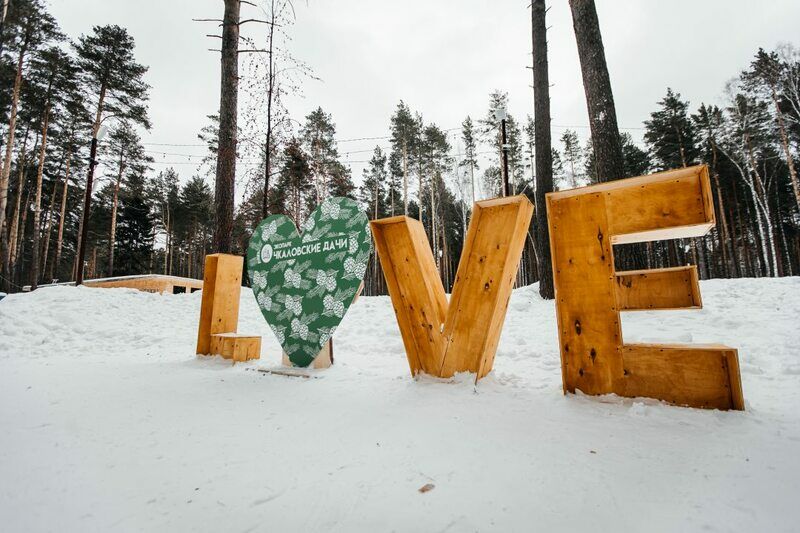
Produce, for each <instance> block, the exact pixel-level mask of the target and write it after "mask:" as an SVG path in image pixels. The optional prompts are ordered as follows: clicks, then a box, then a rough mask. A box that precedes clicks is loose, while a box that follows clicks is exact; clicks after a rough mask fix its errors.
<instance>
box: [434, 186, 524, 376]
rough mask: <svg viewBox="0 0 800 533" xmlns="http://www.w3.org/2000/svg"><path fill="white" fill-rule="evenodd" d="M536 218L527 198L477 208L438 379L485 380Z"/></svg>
mask: <svg viewBox="0 0 800 533" xmlns="http://www.w3.org/2000/svg"><path fill="white" fill-rule="evenodd" d="M532 214H533V205H532V204H531V203H530V201H528V199H527V198H525V197H524V196H512V197H507V198H497V199H493V200H487V201H485V202H476V204H475V206H474V208H473V211H472V219H471V221H470V226H469V230H468V231H467V238H466V240H465V243H464V248H463V251H462V255H461V260H460V261H459V264H458V269H457V271H456V281H455V284H454V286H453V294H452V297H451V298H450V307H449V312H448V315H447V319H446V321H445V324H444V337H445V339H446V340H447V344H446V346H445V352H444V356H443V358H442V368H441V370H440V372H439V374H438V375H439V376H441V377H451V376H452V375H453V374H454V373H455V372H464V371H469V372H474V373H476V374H477V378H478V379H480V378H482V377H484V376H485V375H486V374H488V373H489V372H490V371H491V369H492V365H493V362H494V356H495V353H496V351H497V343H498V341H499V338H500V331H501V329H502V324H503V321H504V319H505V315H506V307H507V306H508V300H509V298H510V297H511V290H512V288H513V286H514V278H515V276H516V273H517V268H518V267H519V260H520V257H521V255H522V247H523V246H524V244H525V238H526V236H527V231H528V224H529V223H530V219H531V216H532Z"/></svg>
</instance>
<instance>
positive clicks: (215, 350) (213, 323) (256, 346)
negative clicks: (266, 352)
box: [197, 254, 261, 361]
mask: <svg viewBox="0 0 800 533" xmlns="http://www.w3.org/2000/svg"><path fill="white" fill-rule="evenodd" d="M242 264H243V258H242V257H240V256H237V255H227V254H211V255H207V256H206V261H205V271H204V273H203V298H202V302H201V304H200V323H199V326H198V329H197V353H198V354H203V355H221V356H223V357H225V358H226V359H233V360H234V361H247V360H249V359H258V358H259V357H260V356H261V337H257V336H253V335H241V334H237V333H236V330H237V327H238V324H239V297H240V294H241V290H242Z"/></svg>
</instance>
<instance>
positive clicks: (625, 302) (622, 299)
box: [616, 265, 703, 311]
mask: <svg viewBox="0 0 800 533" xmlns="http://www.w3.org/2000/svg"><path fill="white" fill-rule="evenodd" d="M616 283H617V286H616V290H617V303H618V305H619V309H620V311H652V310H656V309H661V310H667V309H701V308H702V307H703V301H702V299H701V298H700V282H699V278H698V275H697V267H696V266H695V265H689V266H682V267H672V268H659V269H652V270H629V271H625V272H617V273H616Z"/></svg>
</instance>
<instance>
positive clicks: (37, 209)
mask: <svg viewBox="0 0 800 533" xmlns="http://www.w3.org/2000/svg"><path fill="white" fill-rule="evenodd" d="M49 121H50V103H49V102H48V103H47V104H45V109H44V117H43V119H42V144H41V146H40V147H39V168H38V170H37V171H36V199H35V200H34V205H33V245H32V247H31V252H32V253H33V258H32V260H31V290H32V291H33V290H36V287H38V285H39V237H40V234H41V227H40V226H41V220H42V177H43V174H44V156H45V154H46V152H47V126H48V124H49Z"/></svg>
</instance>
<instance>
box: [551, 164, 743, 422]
mask: <svg viewBox="0 0 800 533" xmlns="http://www.w3.org/2000/svg"><path fill="white" fill-rule="evenodd" d="M547 217H548V224H549V227H550V246H551V252H552V258H553V279H554V281H555V289H556V291H555V297H556V311H557V318H558V334H559V342H560V349H561V372H562V380H563V384H564V391H565V392H574V391H575V390H580V391H583V392H584V393H586V394H609V393H615V394H618V395H620V396H627V397H637V396H645V397H650V398H657V399H660V400H665V401H667V402H671V403H674V404H679V405H687V406H692V407H704V408H717V409H740V410H742V409H744V399H743V395H742V383H741V377H740V375H739V359H738V354H737V352H736V350H735V349H734V348H729V347H727V346H721V345H677V344H625V343H623V341H622V330H621V327H620V311H632V310H654V309H682V308H699V307H701V306H702V303H701V300H700V291H699V285H698V281H697V269H696V267H694V266H688V267H678V268H665V269H660V270H640V271H632V272H616V271H615V269H614V255H613V251H612V249H613V247H612V245H614V244H625V243H635V242H644V241H652V240H659V239H675V238H686V237H696V236H700V235H704V234H705V233H706V232H707V231H709V230H710V229H711V228H712V227H713V226H714V204H713V202H712V199H711V187H710V185H709V180H708V168H707V167H706V166H705V165H700V166H695V167H689V168H684V169H680V170H674V171H669V172H661V173H658V174H653V175H650V176H641V177H638V178H630V179H624V180H618V181H612V182H608V183H602V184H598V185H593V186H589V187H582V188H578V189H572V190H568V191H559V192H554V193H549V194H548V195H547Z"/></svg>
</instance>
